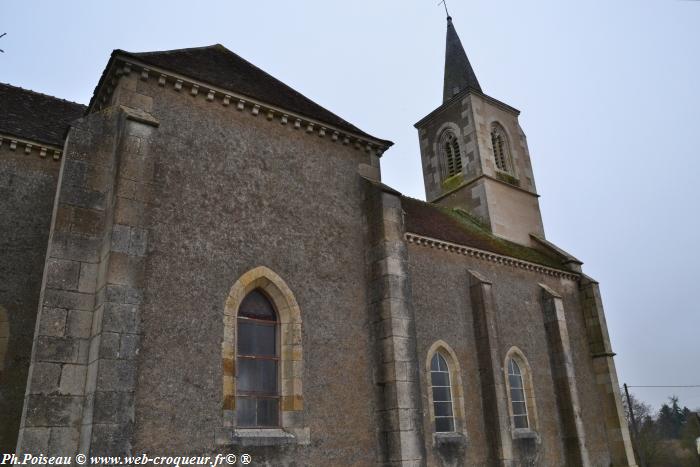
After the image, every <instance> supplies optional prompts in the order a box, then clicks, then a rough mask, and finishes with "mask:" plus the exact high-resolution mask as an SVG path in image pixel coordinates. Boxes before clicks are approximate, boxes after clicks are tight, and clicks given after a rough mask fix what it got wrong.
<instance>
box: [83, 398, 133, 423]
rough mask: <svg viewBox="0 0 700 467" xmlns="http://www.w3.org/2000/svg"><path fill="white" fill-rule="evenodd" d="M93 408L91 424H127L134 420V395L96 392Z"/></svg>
mask: <svg viewBox="0 0 700 467" xmlns="http://www.w3.org/2000/svg"><path fill="white" fill-rule="evenodd" d="M93 407H94V409H93V415H92V417H93V423H124V422H129V421H132V420H133V418H134V394H133V393H131V392H111V391H97V392H95V397H94V406H93Z"/></svg>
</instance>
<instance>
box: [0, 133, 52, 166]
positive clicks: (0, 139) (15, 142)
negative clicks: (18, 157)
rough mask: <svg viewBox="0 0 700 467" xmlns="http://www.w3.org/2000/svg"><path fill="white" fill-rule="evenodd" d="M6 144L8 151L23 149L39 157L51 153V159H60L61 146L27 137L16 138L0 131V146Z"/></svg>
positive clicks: (26, 152)
mask: <svg viewBox="0 0 700 467" xmlns="http://www.w3.org/2000/svg"><path fill="white" fill-rule="evenodd" d="M5 145H7V147H9V148H10V151H17V150H20V151H23V152H24V153H25V154H27V155H31V154H32V152H35V153H36V154H37V155H38V156H39V157H42V158H46V157H47V156H48V155H51V158H52V159H53V160H56V161H57V160H60V159H61V153H62V152H63V148H60V147H58V146H54V145H53V144H46V143H40V142H37V141H32V140H29V139H24V138H18V137H16V136H12V135H7V134H4V133H0V147H3V146H5Z"/></svg>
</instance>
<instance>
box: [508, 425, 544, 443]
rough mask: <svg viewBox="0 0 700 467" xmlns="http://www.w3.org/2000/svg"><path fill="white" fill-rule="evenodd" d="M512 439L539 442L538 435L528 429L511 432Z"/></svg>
mask: <svg viewBox="0 0 700 467" xmlns="http://www.w3.org/2000/svg"><path fill="white" fill-rule="evenodd" d="M513 439H534V440H535V441H536V442H537V443H539V442H540V435H539V433H537V432H536V431H534V430H531V429H529V428H519V429H515V430H513Z"/></svg>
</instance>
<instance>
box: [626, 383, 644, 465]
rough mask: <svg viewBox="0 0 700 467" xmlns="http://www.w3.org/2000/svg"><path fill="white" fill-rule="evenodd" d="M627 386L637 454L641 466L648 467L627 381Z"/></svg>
mask: <svg viewBox="0 0 700 467" xmlns="http://www.w3.org/2000/svg"><path fill="white" fill-rule="evenodd" d="M623 386H624V388H625V397H627V410H629V411H630V420H631V421H632V431H633V432H634V444H636V445H637V455H638V456H639V463H640V464H641V467H647V463H646V460H644V454H643V453H642V447H641V446H640V445H639V431H638V430H637V419H636V418H635V417H634V407H632V400H630V392H629V391H628V390H627V383H625V384H623Z"/></svg>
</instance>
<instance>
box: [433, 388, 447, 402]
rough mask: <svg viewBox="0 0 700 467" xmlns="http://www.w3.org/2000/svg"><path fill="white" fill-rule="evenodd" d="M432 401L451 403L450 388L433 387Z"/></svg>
mask: <svg viewBox="0 0 700 467" xmlns="http://www.w3.org/2000/svg"><path fill="white" fill-rule="evenodd" d="M433 400H434V401H435V402H451V401H452V397H450V388H448V387H447V388H441V387H439V386H433Z"/></svg>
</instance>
